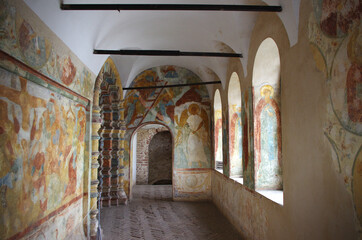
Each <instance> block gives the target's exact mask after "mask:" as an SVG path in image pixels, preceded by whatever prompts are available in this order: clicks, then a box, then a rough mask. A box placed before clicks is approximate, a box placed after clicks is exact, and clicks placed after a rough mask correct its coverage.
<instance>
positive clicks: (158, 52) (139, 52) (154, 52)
mask: <svg viewBox="0 0 362 240" xmlns="http://www.w3.org/2000/svg"><path fill="white" fill-rule="evenodd" d="M93 54H109V55H128V56H169V57H170V56H187V57H230V58H242V57H243V55H242V54H241V53H223V52H183V51H179V50H101V49H94V50H93Z"/></svg>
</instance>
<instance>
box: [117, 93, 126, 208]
mask: <svg viewBox="0 0 362 240" xmlns="http://www.w3.org/2000/svg"><path fill="white" fill-rule="evenodd" d="M123 105H124V100H123V99H122V100H120V101H119V117H120V121H119V129H120V130H119V136H118V138H119V147H118V149H119V151H118V159H119V162H118V168H119V170H118V171H119V184H118V186H119V188H118V198H119V203H120V204H127V195H126V193H125V191H124V182H123V178H124V162H123V161H124V144H125V134H126V122H125V121H124V107H123Z"/></svg>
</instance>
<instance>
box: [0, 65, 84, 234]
mask: <svg viewBox="0 0 362 240" xmlns="http://www.w3.org/2000/svg"><path fill="white" fill-rule="evenodd" d="M0 85H1V88H0V105H1V107H0V119H1V126H0V143H1V144H0V146H1V151H0V166H1V167H0V179H1V180H0V188H1V207H0V215H1V218H0V225H1V228H0V229H1V230H0V238H1V239H6V238H9V237H11V236H14V235H15V234H19V233H20V234H23V236H25V235H26V233H25V232H24V230H26V229H27V227H28V229H29V228H30V229H31V230H33V229H36V227H37V225H35V226H34V224H36V223H37V221H39V220H40V219H44V218H45V217H47V216H48V215H49V214H51V213H52V212H55V211H59V210H58V209H59V208H61V207H62V206H66V204H69V202H71V201H74V199H77V198H82V197H83V167H84V166H83V165H84V154H85V130H86V121H87V119H86V109H85V106H84V105H83V104H80V103H77V102H75V101H73V100H70V99H68V98H66V97H63V96H62V95H60V94H58V93H55V92H52V91H50V90H48V89H45V88H43V87H41V86H39V85H37V84H35V83H33V82H31V81H28V80H26V79H24V78H23V77H19V76H18V75H15V74H13V73H10V72H8V71H7V70H4V69H2V68H0ZM78 211H79V214H80V218H77V219H74V224H72V225H77V224H80V225H81V226H83V223H82V217H81V216H82V212H83V207H82V205H80V207H79V209H78ZM57 231H59V232H61V231H66V228H59V229H58V230H57Z"/></svg>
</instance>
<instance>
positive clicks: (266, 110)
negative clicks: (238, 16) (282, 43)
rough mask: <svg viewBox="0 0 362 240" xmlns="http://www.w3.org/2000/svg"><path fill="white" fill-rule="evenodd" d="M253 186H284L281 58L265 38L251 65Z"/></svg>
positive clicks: (268, 187) (269, 188)
mask: <svg viewBox="0 0 362 240" xmlns="http://www.w3.org/2000/svg"><path fill="white" fill-rule="evenodd" d="M252 84H253V90H254V94H253V98H254V99H253V100H254V101H253V102H254V137H255V139H254V152H255V159H254V161H255V162H254V164H255V165H254V166H255V189H260V190H262V189H264V190H280V189H283V181H282V162H281V121H280V95H281V94H280V57H279V50H278V46H277V44H276V43H275V41H274V40H273V39H272V38H266V39H265V40H264V41H263V42H262V43H261V44H260V46H259V48H258V50H257V53H256V56H255V61H254V68H253V78H252Z"/></svg>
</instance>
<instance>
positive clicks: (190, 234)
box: [101, 185, 241, 240]
mask: <svg viewBox="0 0 362 240" xmlns="http://www.w3.org/2000/svg"><path fill="white" fill-rule="evenodd" d="M171 199H172V189H171V185H138V186H136V187H135V189H134V191H133V200H132V202H131V203H129V204H128V205H127V206H118V207H110V208H103V209H102V210H101V226H102V231H103V234H102V235H103V238H102V239H103V240H116V239H125V240H131V239H138V240H139V239H146V240H153V239H157V240H159V239H160V240H161V239H162V240H163V239H167V240H173V239H185V240H186V239H187V240H191V239H195V240H196V239H197V240H201V239H207V240H213V239H220V240H229V239H230V240H232V239H241V237H240V236H239V234H238V232H237V231H236V230H235V229H234V227H233V226H232V225H231V224H230V223H229V222H228V220H227V219H226V218H225V217H224V216H223V215H222V214H221V213H220V212H219V211H218V209H217V208H216V207H215V206H214V205H213V204H212V203H209V202H173V201H172V200H171Z"/></svg>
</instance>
